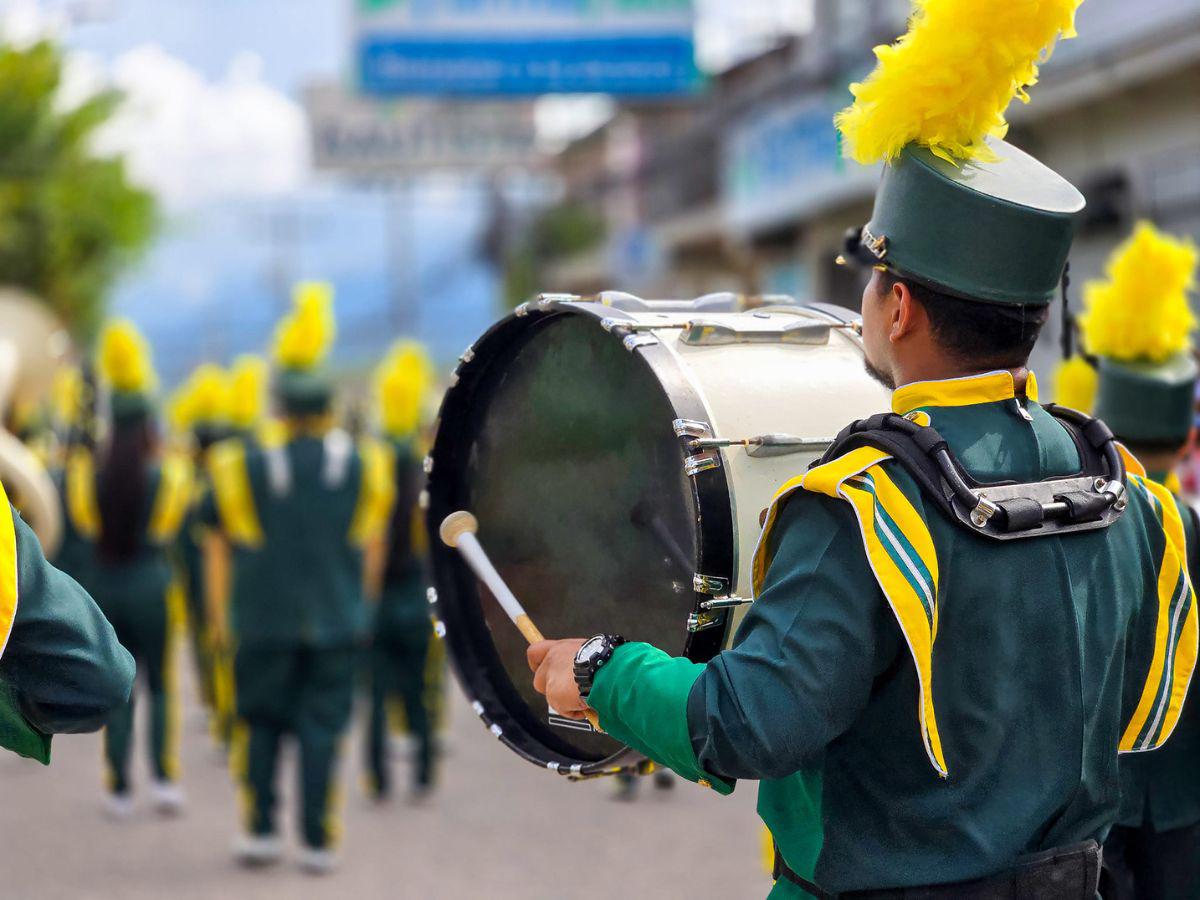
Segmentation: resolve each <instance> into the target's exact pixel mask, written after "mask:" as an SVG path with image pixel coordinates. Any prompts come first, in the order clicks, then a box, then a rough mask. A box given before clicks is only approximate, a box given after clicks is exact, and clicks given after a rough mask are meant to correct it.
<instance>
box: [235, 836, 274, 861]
mask: <svg viewBox="0 0 1200 900" xmlns="http://www.w3.org/2000/svg"><path fill="white" fill-rule="evenodd" d="M233 856H234V858H235V859H236V860H237V861H238V862H239V863H241V864H242V865H243V866H247V867H257V866H272V865H274V864H275V863H277V862H279V861H280V860H281V859H283V842H282V841H280V840H279V837H278V835H274V834H239V835H238V836H237V837H236V838H235V839H234V841H233Z"/></svg>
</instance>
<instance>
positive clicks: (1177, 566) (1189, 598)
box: [1118, 474, 1200, 753]
mask: <svg viewBox="0 0 1200 900" xmlns="http://www.w3.org/2000/svg"><path fill="white" fill-rule="evenodd" d="M1129 482H1130V485H1131V486H1133V485H1136V486H1138V487H1140V488H1141V489H1142V490H1144V491H1145V492H1146V495H1147V497H1148V499H1149V501H1150V505H1151V506H1152V507H1154V511H1155V513H1156V514H1157V516H1158V522H1159V525H1160V526H1161V527H1162V530H1163V536H1164V541H1163V556H1162V560H1161V562H1160V563H1159V569H1158V605H1157V624H1156V626H1155V632H1154V655H1153V657H1152V658H1151V661H1150V670H1149V672H1148V673H1147V676H1146V683H1145V684H1144V685H1143V687H1142V694H1141V698H1140V700H1139V702H1138V705H1137V708H1136V709H1135V710H1134V713H1133V718H1131V719H1130V721H1129V724H1128V725H1127V726H1126V727H1125V731H1124V733H1123V734H1122V735H1121V742H1120V744H1119V745H1118V749H1119V751H1120V752H1121V753H1136V752H1140V751H1143V750H1154V749H1156V748H1157V747H1160V746H1161V745H1162V744H1163V743H1164V742H1165V741H1166V740H1167V738H1168V737H1170V736H1171V732H1172V731H1174V729H1175V725H1176V723H1178V721H1179V714H1180V712H1181V711H1182V709H1183V701H1184V698H1185V697H1186V696H1187V690H1188V685H1189V684H1190V683H1191V679H1192V672H1193V670H1194V669H1195V666H1196V652H1197V643H1198V638H1200V635H1198V628H1197V620H1196V595H1195V592H1194V591H1193V590H1192V583H1191V578H1190V577H1189V575H1188V571H1187V539H1186V537H1185V533H1184V530H1183V519H1182V517H1181V516H1180V513H1179V507H1178V506H1177V505H1176V501H1175V498H1174V497H1172V496H1171V493H1170V491H1168V490H1167V489H1166V488H1165V487H1163V486H1162V485H1161V484H1158V483H1156V482H1154V481H1152V480H1151V479H1149V478H1146V477H1145V476H1142V475H1136V474H1131V475H1130V476H1129Z"/></svg>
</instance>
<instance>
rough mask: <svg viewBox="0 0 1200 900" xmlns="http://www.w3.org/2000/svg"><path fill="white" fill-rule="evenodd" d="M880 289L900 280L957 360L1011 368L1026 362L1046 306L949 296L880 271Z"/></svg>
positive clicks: (1047, 312) (1046, 315)
mask: <svg viewBox="0 0 1200 900" xmlns="http://www.w3.org/2000/svg"><path fill="white" fill-rule="evenodd" d="M881 277H882V282H883V290H884V292H885V293H886V292H887V291H890V290H891V289H892V287H893V286H894V285H895V284H896V283H897V282H901V281H902V282H904V284H906V285H907V286H908V290H909V292H910V293H911V294H912V295H913V297H914V298H916V300H917V302H918V303H920V304H921V306H922V307H924V309H925V312H926V314H927V315H928V316H929V323H930V325H931V326H932V328H933V337H934V340H936V341H937V342H938V344H939V345H940V346H941V347H942V349H943V350H945V351H946V352H947V353H949V354H950V355H952V356H954V357H955V358H956V359H959V360H962V361H965V362H971V363H972V364H977V365H979V366H984V367H989V366H990V367H994V368H997V369H1015V368H1018V367H1020V366H1023V365H1025V363H1027V362H1028V361H1029V354H1030V353H1031V352H1032V351H1033V345H1034V344H1035V343H1036V342H1037V339H1038V335H1039V334H1041V331H1042V326H1043V325H1045V324H1046V320H1047V319H1048V318H1049V317H1050V307H1049V305H1046V306H1012V305H1009V304H1001V303H983V302H981V301H978V300H964V299H963V298H961V297H952V296H950V295H949V294H943V293H940V292H939V291H935V290H933V289H932V288H929V287H926V286H925V285H923V284H919V283H917V282H915V281H913V280H911V279H908V278H904V277H903V276H900V275H895V274H893V273H891V272H884V273H882V275H881Z"/></svg>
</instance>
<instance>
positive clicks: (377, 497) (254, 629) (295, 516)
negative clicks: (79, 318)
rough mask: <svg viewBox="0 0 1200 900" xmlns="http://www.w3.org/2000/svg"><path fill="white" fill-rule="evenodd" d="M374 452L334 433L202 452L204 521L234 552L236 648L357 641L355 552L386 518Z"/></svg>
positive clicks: (381, 468)
mask: <svg viewBox="0 0 1200 900" xmlns="http://www.w3.org/2000/svg"><path fill="white" fill-rule="evenodd" d="M388 465H389V462H388V460H387V459H386V454H385V451H383V450H382V448H375V447H372V448H371V449H367V448H362V449H360V448H358V447H356V446H355V445H354V443H353V441H352V440H351V438H350V437H349V436H348V435H347V434H346V433H345V432H342V431H331V432H329V433H328V434H326V435H324V436H312V435H301V436H298V437H294V438H292V439H291V440H289V441H288V442H287V443H285V444H282V445H280V446H269V447H262V446H253V447H247V445H246V444H244V443H243V442H241V441H226V442H224V443H222V444H218V445H217V446H216V447H214V448H213V451H212V463H211V473H212V480H213V502H214V506H213V511H212V512H211V513H210V518H212V517H214V516H215V518H216V520H217V521H218V522H219V525H220V527H221V529H222V531H223V532H224V534H225V536H226V537H227V538H228V539H229V541H230V542H231V543H232V544H233V546H234V549H235V555H234V561H233V590H232V596H231V614H232V619H231V621H232V628H233V633H234V635H235V636H236V638H237V640H238V643H239V646H242V647H245V646H248V645H264V644H265V645H269V644H274V645H285V646H286V645H306V646H315V647H335V646H345V645H347V644H351V643H354V642H356V641H358V640H359V639H360V638H361V637H362V636H363V635H364V633H365V627H366V621H365V610H364V607H363V592H362V549H361V548H362V546H363V545H364V544H365V542H366V541H367V540H370V539H373V538H375V537H377V536H378V535H379V534H380V532H381V531H382V529H383V527H384V525H385V524H386V522H387V515H388V512H389V511H390V498H391V495H392V492H391V487H390V485H391V477H390V470H389V469H388V468H387V466H388Z"/></svg>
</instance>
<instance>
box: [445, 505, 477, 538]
mask: <svg viewBox="0 0 1200 900" xmlns="http://www.w3.org/2000/svg"><path fill="white" fill-rule="evenodd" d="M477 531H479V520H478V519H476V518H475V517H474V516H473V515H471V514H470V513H469V512H467V511H466V510H465V509H460V510H459V511H458V512H452V513H450V515H448V516H446V518H444V519H442V524H441V526H440V527H439V528H438V534H439V535H440V536H441V538H442V543H443V544H445V545H446V546H447V547H457V546H458V539H459V538H460V537H462V536H463V535H464V534H475V533H476V532H477Z"/></svg>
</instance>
